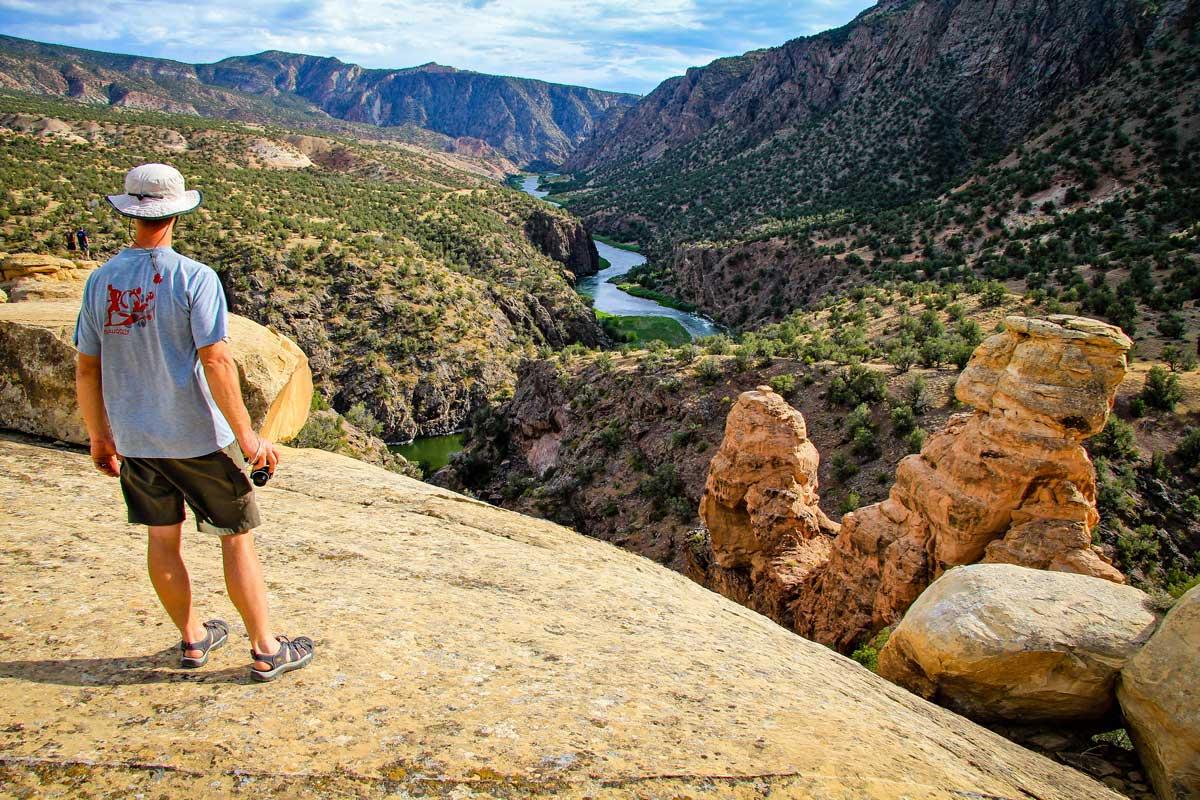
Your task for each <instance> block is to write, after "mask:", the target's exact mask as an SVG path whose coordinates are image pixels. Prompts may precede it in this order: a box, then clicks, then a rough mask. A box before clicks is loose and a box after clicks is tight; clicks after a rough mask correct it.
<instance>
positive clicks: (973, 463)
mask: <svg viewBox="0 0 1200 800" xmlns="http://www.w3.org/2000/svg"><path fill="white" fill-rule="evenodd" d="M1129 347H1130V342H1129V339H1128V338H1127V337H1125V336H1124V334H1122V333H1121V332H1120V330H1119V329H1116V328H1113V327H1112V326H1109V325H1104V324H1103V323H1098V322H1095V321H1093V320H1086V319H1081V318H1077V317H1051V318H1049V319H1048V320H1033V319H1026V318H1020V317H1009V318H1008V319H1007V320H1006V321H1005V331H1004V332H1003V333H1000V334H996V335H995V336H992V337H991V338H989V339H987V340H986V341H984V343H983V344H982V345H980V346H979V348H978V349H977V350H976V352H975V355H974V356H973V357H972V359H971V362H970V364H969V365H968V366H967V368H966V370H964V371H963V373H962V374H961V375H960V376H959V379H958V382H957V384H956V395H957V397H958V399H959V400H960V401H961V402H963V403H966V404H968V405H970V406H972V407H973V408H974V409H975V410H974V411H973V412H971V413H969V414H960V415H956V416H955V417H952V418H951V420H950V421H949V422H948V423H947V425H946V427H945V428H944V429H943V430H942V431H940V432H939V433H937V434H936V435H934V436H933V437H931V438H930V439H929V441H928V442H927V443H926V445H925V446H924V448H923V449H922V450H921V453H920V454H918V455H912V456H909V457H907V458H905V459H904V460H902V461H901V462H900V465H899V467H898V469H897V471H896V483H895V485H894V486H893V487H892V490H891V493H890V495H889V497H888V499H887V500H885V501H883V502H881V503H876V504H874V505H869V506H866V507H865V508H860V509H858V510H857V511H854V512H852V513H849V514H847V515H846V516H845V517H844V518H843V520H842V525H841V530H840V532H837V533H836V536H834V535H833V531H831V530H829V529H828V528H823V529H822V528H818V527H814V526H812V525H811V524H810V523H809V518H810V516H811V515H810V513H809V512H808V511H807V507H806V506H804V505H803V504H801V506H800V507H797V508H792V509H789V508H788V507H787V506H786V505H784V506H779V507H778V510H779V511H780V512H781V513H782V520H777V519H774V518H771V517H766V518H759V519H756V518H755V516H754V515H753V514H749V515H748V514H746V513H745V512H746V508H745V501H744V500H743V501H738V500H737V499H736V498H728V497H725V495H727V494H728V493H727V492H723V491H722V490H721V487H722V486H723V485H724V483H725V482H727V481H729V480H736V479H737V477H738V473H737V470H736V469H735V464H736V462H735V461H734V460H733V459H730V458H726V459H723V460H718V459H714V460H713V463H712V466H711V468H710V477H709V483H708V486H707V487H706V496H705V498H704V500H703V501H702V506H701V507H702V509H705V510H706V511H707V510H708V509H709V508H714V509H720V511H721V513H719V514H715V515H714V514H711V513H709V514H706V515H705V516H706V519H708V518H713V519H714V520H715V521H716V522H717V523H718V524H719V525H720V526H721V527H725V526H726V525H727V524H728V523H729V521H730V514H732V515H733V520H734V522H735V523H736V527H739V528H741V529H743V532H742V533H741V534H739V535H725V534H722V535H720V536H717V535H713V536H712V537H711V540H712V559H711V563H710V562H708V561H707V560H699V561H697V560H694V561H693V563H692V564H691V570H690V571H691V572H692V574H694V575H697V576H698V578H699V579H700V580H702V581H704V582H706V583H707V584H709V585H710V586H713V587H714V588H717V589H721V588H722V587H736V588H737V593H736V594H735V595H734V596H736V597H737V598H738V599H739V600H742V601H743V602H748V603H749V604H751V605H752V606H754V607H757V608H760V609H762V610H764V612H769V613H772V615H773V616H774V617H775V618H776V619H781V620H782V621H784V622H785V623H786V624H788V625H789V627H792V628H794V629H795V630H796V631H797V632H799V633H801V634H802V635H804V636H806V637H808V638H811V639H813V640H815V641H818V642H822V643H824V644H827V645H829V646H831V647H834V648H836V649H839V650H843V651H844V650H847V649H849V648H851V647H852V646H853V645H854V644H855V643H856V642H858V641H860V640H861V639H862V637H863V636H864V635H866V634H869V633H872V632H874V631H876V630H878V629H880V628H882V627H884V626H886V625H889V624H891V623H894V622H896V621H897V620H898V619H899V618H900V616H901V615H902V614H903V613H904V610H905V609H906V608H908V606H909V605H910V604H911V603H912V602H913V601H914V600H915V599H916V598H917V596H918V595H919V594H920V593H921V591H922V590H923V589H924V588H925V587H926V586H928V585H929V583H930V582H931V581H933V580H934V579H935V578H937V577H938V576H939V575H941V574H942V572H944V571H945V570H946V569H948V568H949V567H951V566H955V565H959V564H971V563H975V562H977V561H989V562H1000V563H1009V564H1017V565H1021V566H1027V567H1035V568H1039V569H1051V570H1058V571H1063V572H1074V573H1081V574H1085V575H1091V576H1095V577H1099V578H1105V579H1107V580H1111V581H1116V582H1123V581H1124V577H1123V576H1122V575H1121V573H1120V572H1118V571H1117V570H1116V569H1115V568H1113V567H1112V565H1111V564H1109V563H1108V562H1107V561H1106V560H1105V559H1104V558H1102V557H1101V555H1100V554H1099V552H1098V551H1097V549H1095V548H1094V547H1093V546H1092V537H1091V530H1092V528H1093V526H1095V524H1096V522H1097V521H1098V515H1097V513H1096V506H1095V502H1096V478H1095V471H1094V470H1093V468H1092V463H1091V460H1090V459H1089V458H1088V455H1087V452H1086V451H1085V450H1084V449H1083V447H1082V444H1081V442H1082V441H1083V440H1084V439H1085V438H1087V437H1089V436H1092V435H1094V434H1096V433H1098V432H1099V431H1100V430H1101V429H1102V428H1103V427H1104V423H1105V420H1106V419H1107V417H1108V412H1109V410H1110V409H1111V407H1112V403H1113V398H1114V396H1115V393H1116V389H1117V386H1118V385H1119V384H1120V382H1121V380H1122V378H1123V377H1124V375H1125V369H1126V361H1125V353H1126V351H1127V350H1128V349H1129ZM776 400H777V399H774V398H773V399H771V400H769V401H768V400H765V399H764V398H762V397H761V396H756V395H755V394H753V393H751V394H749V395H743V398H742V400H740V401H739V404H738V406H737V407H735V410H736V411H739V413H738V414H737V415H734V414H731V416H730V423H729V425H728V426H727V428H726V434H725V436H726V438H725V443H724V444H723V445H722V450H723V451H724V450H726V449H728V450H729V451H730V452H731V453H738V452H739V451H740V447H741V444H740V443H741V442H742V441H743V440H744V439H746V438H747V437H746V436H745V433H744V430H743V429H744V428H745V425H744V423H743V422H742V421H741V416H743V415H744V414H745V413H746V410H747V409H752V408H756V407H771V406H778V404H779V403H782V401H781V400H779V401H778V402H776ZM757 416H758V417H759V418H763V413H762V412H761V411H760V412H759V413H758V414H757ZM802 446H803V437H801V436H800V430H797V429H796V426H795V425H793V431H792V434H791V436H790V438H788V440H787V441H786V442H784V443H783V449H782V452H783V453H784V454H787V453H789V452H792V451H793V450H794V449H795V448H796V447H802ZM755 449H756V448H755V447H754V445H753V442H752V440H751V444H750V451H749V455H750V456H753V453H754V452H755ZM773 458H776V459H778V458H779V453H778V452H776V453H775V454H774V456H773ZM756 463H763V462H762V459H761V458H759V459H758V460H757V462H756ZM767 463H769V462H767ZM731 473H732V474H731ZM771 474H774V473H771ZM739 512H740V514H741V516H738V514H739ZM789 524H790V525H792V526H794V527H797V528H798V529H801V530H804V531H806V532H807V533H806V534H804V535H802V536H801V537H800V539H802V540H805V539H813V540H815V541H817V542H818V543H819V544H817V545H807V544H806V545H805V548H806V550H808V551H813V550H814V548H819V549H821V550H824V552H825V553H827V558H824V557H822V558H820V559H819V560H816V561H814V560H812V559H796V558H787V557H786V556H784V557H777V553H778V551H779V548H778V546H776V545H774V541H777V540H778V537H773V536H771V533H770V532H771V531H773V530H776V529H779V528H780V527H782V528H784V529H786V528H787V527H788V525H789ZM820 535H824V536H825V537H826V538H825V539H824V540H823V541H822V540H821V539H820V538H819V536H820ZM744 542H761V543H762V544H763V547H762V549H761V552H760V553H758V554H757V555H756V556H750V557H747V555H746V554H745V552H744V550H745V547H744V545H743V544H739V543H744ZM730 573H732V574H730ZM780 585H785V586H787V587H788V588H789V590H790V591H789V592H788V593H787V594H786V595H782V596H781V594H780V592H779V591H778V589H777V587H778V586H780Z"/></svg>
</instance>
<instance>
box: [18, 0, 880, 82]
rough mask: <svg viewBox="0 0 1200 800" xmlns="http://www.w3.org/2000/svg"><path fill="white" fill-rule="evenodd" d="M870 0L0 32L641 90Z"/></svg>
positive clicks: (586, 2) (685, 3)
mask: <svg viewBox="0 0 1200 800" xmlns="http://www.w3.org/2000/svg"><path fill="white" fill-rule="evenodd" d="M870 5H873V2H871V0H795V1H794V2H761V1H760V0H744V2H717V0H554V1H553V2H545V0H542V1H541V2H537V1H535V0H263V1H261V2H254V1H253V0H208V1H207V2H192V0H137V1H136V2H129V0H0V32H2V33H6V34H8V35H10V36H20V37H23V38H26V39H36V40H37V41H42V42H53V43H56V44H67V45H73V46H76V47H86V48H89V49H92V50H106V51H110V52H117V53H134V54H137V55H146V56H157V57H161V58H173V59H176V60H178V61H186V62H191V63H200V62H210V61H217V60H219V59H222V58H226V57H228V56H235V55H249V54H251V53H258V52H261V51H263V50H286V51H289V52H299V53H308V54H311V55H320V56H336V57H337V58H340V59H342V60H343V61H347V62H351V63H355V64H361V65H363V66H366V67H392V68H394V67H410V66H415V65H417V64H424V63H426V62H429V61H436V62H438V63H439V64H447V65H450V66H454V67H459V68H460V69H473V70H477V71H480V72H490V73H496V74H501V75H518V76H521V77H528V78H541V79H542V80H547V81H553V82H557V83H571V84H578V85H581V86H591V87H595V88H599V89H610V90H615V91H626V92H636V93H639V94H644V93H646V92H649V91H650V90H651V89H653V88H654V87H655V86H657V85H658V83H659V82H661V81H662V80H664V79H665V78H669V77H671V76H672V75H680V74H682V73H683V72H684V70H686V69H687V68H688V67H692V66H701V65H703V64H707V63H708V62H710V61H712V60H713V59H714V58H719V57H721V56H728V55H737V54H740V53H744V52H745V51H747V50H754V49H756V48H760V47H770V46H773V45H778V44H782V43H783V42H785V41H787V40H788V39H793V38H795V37H797V36H807V35H810V34H814V33H819V32H820V31H823V30H826V29H828V28H836V27H838V26H839V25H843V24H845V23H846V22H849V21H850V20H851V19H853V18H854V16H855V15H857V14H858V13H859V12H860V11H862V10H863V9H864V8H866V7H868V6H870Z"/></svg>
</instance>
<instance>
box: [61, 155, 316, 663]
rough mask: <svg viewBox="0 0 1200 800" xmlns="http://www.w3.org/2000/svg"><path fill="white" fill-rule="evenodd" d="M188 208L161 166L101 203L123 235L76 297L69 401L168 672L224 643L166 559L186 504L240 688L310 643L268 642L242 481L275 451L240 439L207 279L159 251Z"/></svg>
mask: <svg viewBox="0 0 1200 800" xmlns="http://www.w3.org/2000/svg"><path fill="white" fill-rule="evenodd" d="M200 200H201V197H200V193H199V192H197V191H186V190H185V189H184V183H183V176H182V175H180V174H179V172H178V171H177V170H176V169H175V168H174V167H169V166H167V165H165V164H143V165H141V166H140V167H134V168H133V169H131V170H130V171H129V173H128V174H127V175H126V176H125V194H118V195H110V196H109V198H108V201H109V202H110V203H111V204H112V205H113V207H114V208H115V209H116V210H117V211H118V212H119V213H121V214H123V215H125V216H126V217H131V218H133V220H134V224H135V229H136V234H135V236H134V241H133V245H132V246H131V247H127V248H125V249H124V250H122V251H121V252H120V253H118V254H117V255H116V256H114V257H113V258H112V259H111V260H110V261H108V262H107V263H105V264H104V265H103V266H102V267H100V268H99V269H97V270H96V271H95V272H93V273H92V274H91V276H90V277H89V278H88V281H87V285H86V287H85V288H84V297H83V305H82V307H81V308H80V310H79V320H78V322H77V323H76V327H75V346H76V349H78V351H79V354H78V357H77V359H76V365H77V366H76V392H77V395H78V399H79V408H80V410H81V411H82V412H83V418H84V420H85V421H86V423H87V429H88V438H89V439H90V440H91V450H92V463H93V464H95V466H96V469H98V470H100V472H102V473H104V474H105V475H109V476H111V477H114V478H116V477H120V479H121V492H122V493H123V494H124V496H125V504H126V506H127V507H128V509H129V521H130V522H131V523H134V524H140V525H147V526H149V528H150V535H149V549H148V562H149V568H150V581H151V583H153V584H154V590H155V591H156V592H157V593H158V598H159V600H160V601H162V604H163V607H164V608H166V610H167V613H168V614H169V615H170V616H171V620H172V621H173V622H174V623H175V625H176V627H178V628H179V632H180V634H181V635H182V637H183V641H181V642H180V643H179V649H180V666H182V667H201V666H204V664H205V663H207V662H208V654H209V652H210V651H212V650H215V649H216V648H218V647H220V646H221V645H223V644H225V642H226V640H227V639H228V638H229V626H228V625H227V624H226V623H225V622H223V621H221V620H219V619H214V620H209V621H208V622H204V623H201V622H200V621H199V618H198V617H197V616H196V614H195V611H194V610H193V608H192V590H191V583H190V582H189V579H188V572H187V567H186V566H185V565H184V563H183V557H182V555H181V553H180V544H181V535H182V527H183V520H184V517H185V515H184V510H183V506H184V503H185V502H186V503H187V505H188V506H189V507H190V508H191V509H192V514H193V515H194V516H195V517H196V524H197V527H198V528H199V529H200V530H201V531H206V532H208V533H214V534H217V535H219V536H220V537H221V556H222V560H223V564H224V567H225V586H226V588H227V589H228V591H229V599H230V600H232V601H233V604H234V605H235V606H236V607H237V610H238V613H239V614H241V617H242V620H243V621H244V622H245V623H246V631H247V633H248V634H249V636H250V646H251V650H250V656H251V658H252V660H253V662H254V664H253V666H252V667H251V677H252V678H254V679H255V680H260V681H269V680H272V679H274V678H276V677H278V676H280V675H282V674H283V673H285V672H288V671H290V670H293V669H299V668H300V667H303V666H304V665H305V664H307V663H308V662H309V661H310V660H312V656H313V642H312V640H311V639H309V638H308V637H305V636H298V637H296V638H295V639H289V638H288V637H286V636H275V635H274V634H273V632H272V630H271V626H270V622H269V619H268V612H267V590H266V586H265V585H264V583H263V577H262V567H261V566H260V564H259V561H258V555H257V553H256V552H255V549H254V535H253V534H252V533H251V530H252V529H253V528H255V527H257V526H258V524H259V512H258V506H257V505H256V503H255V499H254V487H253V486H252V485H251V480H250V478H249V477H248V476H247V474H246V459H247V458H248V459H249V461H250V464H251V465H252V466H253V467H254V468H255V470H256V473H255V474H256V476H257V475H258V474H259V472H258V471H260V470H266V473H264V474H263V477H262V478H258V479H257V480H259V482H260V485H261V483H262V482H265V478H266V477H267V476H269V474H270V473H274V471H275V467H276V466H277V465H278V463H279V451H278V450H277V449H276V448H275V445H273V444H271V442H269V441H268V440H267V439H265V438H263V437H262V436H260V435H259V434H257V433H255V432H254V429H253V427H251V423H250V415H249V414H248V413H246V407H245V405H244V404H243V402H242V394H241V390H240V388H239V386H238V368H237V364H236V363H234V360H233V356H232V355H231V353H230V349H229V345H228V327H227V316H228V311H227V309H226V306H225V294H224V292H223V291H222V288H221V282H220V280H219V279H218V278H217V274H216V273H215V272H213V270H212V269H210V268H209V267H207V266H205V265H204V264H200V263H198V262H196V261H193V260H191V259H190V258H185V257H184V256H181V255H180V254H179V253H176V252H175V251H174V250H173V249H172V248H171V237H172V233H173V231H174V228H175V218H176V217H177V216H179V215H180V214H186V213H188V212H189V211H192V210H194V209H195V208H196V207H197V206H199V205H200ZM81 232H83V231H82V229H81ZM83 233H84V235H85V236H86V232H83ZM84 242H86V239H84V240H83V241H81V242H80V247H84V246H85V245H84ZM97 637H99V638H100V639H102V638H103V632H97Z"/></svg>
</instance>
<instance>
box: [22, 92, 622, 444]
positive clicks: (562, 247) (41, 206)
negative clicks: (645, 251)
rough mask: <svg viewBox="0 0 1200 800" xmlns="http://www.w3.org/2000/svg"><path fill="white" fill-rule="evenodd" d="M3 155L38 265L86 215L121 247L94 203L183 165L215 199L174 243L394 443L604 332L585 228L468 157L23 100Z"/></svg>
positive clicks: (99, 240)
mask: <svg viewBox="0 0 1200 800" xmlns="http://www.w3.org/2000/svg"><path fill="white" fill-rule="evenodd" d="M0 153H3V156H4V162H5V165H6V166H5V169H3V170H0V231H2V232H3V235H4V247H5V248H7V249H9V250H10V252H14V251H31V252H34V253H37V254H38V255H39V257H45V256H55V255H58V256H65V255H68V252H67V251H66V250H65V249H64V248H63V246H62V243H63V238H62V237H63V234H64V232H65V231H67V230H74V229H75V228H77V227H80V226H83V227H86V228H88V229H89V230H91V232H92V248H93V256H94V257H95V258H98V259H101V260H103V259H104V258H107V257H108V256H109V255H111V254H113V253H115V252H116V251H117V250H118V249H119V248H120V247H122V246H124V244H125V243H126V242H127V241H128V239H127V237H128V233H127V231H126V230H125V226H124V224H123V223H122V222H121V220H120V219H119V218H118V217H117V216H116V215H115V214H113V213H112V211H111V210H110V209H108V207H107V205H106V204H103V203H100V202H98V201H99V198H100V197H101V196H102V195H103V194H105V193H108V192H112V191H113V190H114V188H116V187H119V186H120V181H121V176H122V174H123V172H124V170H125V169H126V168H127V165H128V164H132V163H138V162H139V161H144V160H146V159H147V158H155V159H159V160H164V161H168V162H170V163H173V164H175V165H176V166H177V167H179V168H180V169H181V170H182V171H183V173H184V174H185V175H186V176H187V178H188V181H189V183H190V184H191V185H194V186H196V187H197V188H199V189H201V190H202V191H203V192H204V195H205V198H206V202H205V204H204V206H203V207H202V208H201V209H200V210H199V211H197V212H196V213H195V214H192V215H190V216H188V217H187V218H185V219H184V220H183V221H182V223H181V225H180V231H179V234H178V236H177V240H176V241H177V248H178V249H179V250H180V252H183V253H184V254H185V255H189V256H191V257H194V258H197V259H199V260H201V261H204V262H206V263H209V264H211V265H212V266H213V267H214V268H215V269H217V270H218V272H219V273H220V274H221V276H222V280H223V282H224V284H225V288H226V292H227V294H228V297H229V302H230V306H231V307H232V308H233V309H234V311H236V312H237V313H240V314H243V315H245V316H248V317H250V318H251V319H254V320H255V321H257V322H260V323H262V324H266V325H270V326H271V327H273V328H275V329H276V330H278V331H279V332H281V333H283V334H284V335H286V336H288V337H290V338H291V339H292V340H294V341H295V342H296V343H297V344H299V345H300V347H301V348H302V349H303V350H304V351H305V352H306V353H308V354H309V357H310V363H311V365H312V370H313V375H314V378H315V380H316V384H317V387H318V390H319V391H320V393H321V394H322V396H323V397H324V398H325V399H326V400H328V401H329V402H330V404H331V405H332V406H333V408H334V409H335V410H337V411H341V412H345V411H348V410H349V409H350V408H351V407H353V406H355V405H357V404H360V403H361V404H362V405H363V406H364V407H365V409H366V410H367V411H368V412H369V413H370V414H371V415H373V416H374V417H375V418H376V419H377V420H378V421H379V422H380V423H381V425H382V428H381V433H382V434H383V435H384V436H385V437H386V438H388V439H390V440H396V439H408V438H410V437H413V436H416V435H421V434H433V433H444V432H447V431H450V430H454V429H456V428H458V427H459V426H461V425H462V423H463V422H464V421H465V420H466V419H467V418H468V417H469V416H470V413H471V412H472V410H474V409H475V408H477V407H478V406H480V405H481V404H483V403H484V402H485V401H486V400H487V398H488V397H489V396H491V395H493V394H496V393H498V392H502V391H505V390H506V388H508V387H511V385H512V382H513V379H514V373H515V368H516V364H517V363H518V362H519V361H520V360H521V359H522V358H524V357H528V356H530V355H532V354H533V353H535V352H536V350H537V348H539V347H549V348H560V347H563V346H564V345H568V344H571V343H574V342H579V343H582V344H586V345H597V344H599V343H601V342H602V341H603V334H602V333H601V330H600V328H599V326H598V324H597V323H596V320H595V316H594V314H593V313H592V311H591V309H589V308H588V307H587V306H586V305H585V304H584V302H583V301H582V300H581V299H580V297H579V295H578V294H577V293H576V292H575V291H574V289H573V283H574V281H575V279H576V277H577V276H578V275H585V274H589V273H590V272H594V271H595V270H596V269H597V268H598V266H599V259H598V256H597V254H596V250H595V246H594V245H593V243H592V241H591V238H590V236H589V235H588V233H587V231H586V230H585V229H584V228H583V226H582V225H581V223H580V222H579V221H578V220H577V219H574V218H573V217H571V216H569V215H568V214H566V213H564V212H562V211H559V210H557V209H554V208H553V207H551V206H549V205H548V204H546V203H540V202H537V201H535V200H533V199H532V198H529V197H527V196H525V195H523V194H521V193H519V192H515V191H512V190H509V189H507V188H504V187H503V186H501V185H499V184H498V183H497V182H495V181H492V180H490V179H488V178H487V177H485V176H484V175H482V174H480V172H479V171H468V170H466V169H463V168H462V161H461V159H457V157H456V159H450V158H449V157H447V156H445V155H443V154H431V153H430V152H429V151H426V150H421V149H418V148H414V147H409V146H395V145H389V146H381V145H378V144H375V145H366V144H363V143H361V142H358V141H354V140H347V139H340V138H334V137H318V136H312V135H306V134H298V133H293V132H287V131H273V132H264V131H263V130H261V129H259V128H256V127H251V126H246V125H241V124H237V123H226V122H220V121H214V120H207V119H200V118H194V117H185V116H178V115H176V116H171V117H164V116H162V115H157V114H156V115H148V114H142V113H139V112H130V111H122V112H120V113H117V112H114V111H112V110H110V109H108V108H103V107H100V108H93V107H88V106H84V105H80V104H70V103H64V102H50V101H45V100H34V99H29V98H17V97H15V96H6V97H5V98H4V99H3V101H2V102H0ZM302 165H305V166H302ZM58 176H62V177H63V178H64V180H57V179H55V178H56V177H58ZM18 289H19V287H16V288H14V294H19V292H18Z"/></svg>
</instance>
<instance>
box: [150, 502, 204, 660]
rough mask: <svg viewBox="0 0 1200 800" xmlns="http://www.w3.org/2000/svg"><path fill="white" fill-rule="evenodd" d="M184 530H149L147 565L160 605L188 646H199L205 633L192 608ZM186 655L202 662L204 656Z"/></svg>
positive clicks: (166, 527)
mask: <svg viewBox="0 0 1200 800" xmlns="http://www.w3.org/2000/svg"><path fill="white" fill-rule="evenodd" d="M182 529H183V523H177V524H175V525H152V526H150V538H149V544H148V546H147V548H146V565H147V567H148V568H149V570H150V582H151V583H152V584H154V591H155V592H157V593H158V599H159V602H161V603H162V605H163V608H165V609H166V610H167V614H169V615H170V617H171V621H172V622H174V623H175V627H176V628H179V635H180V636H181V637H183V640H184V641H185V642H199V641H202V640H203V639H204V636H205V630H204V626H203V625H202V624H200V621H199V620H198V619H197V618H196V612H195V610H194V609H193V608H192V582H191V579H190V578H189V577H188V571H187V566H186V565H184V563H183V553H182V552H180V547H181V546H182V536H181V532H182ZM184 655H186V656H188V657H189V658H199V657H200V656H202V655H204V654H203V653H201V652H200V651H199V650H188V651H187V652H186V653H185V654H184Z"/></svg>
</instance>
